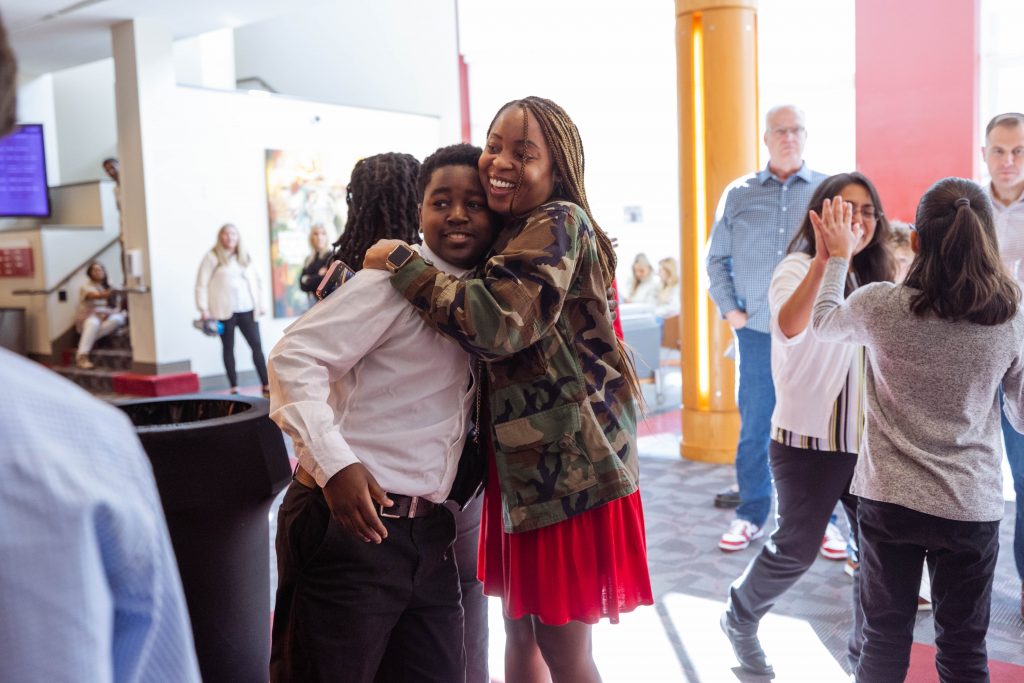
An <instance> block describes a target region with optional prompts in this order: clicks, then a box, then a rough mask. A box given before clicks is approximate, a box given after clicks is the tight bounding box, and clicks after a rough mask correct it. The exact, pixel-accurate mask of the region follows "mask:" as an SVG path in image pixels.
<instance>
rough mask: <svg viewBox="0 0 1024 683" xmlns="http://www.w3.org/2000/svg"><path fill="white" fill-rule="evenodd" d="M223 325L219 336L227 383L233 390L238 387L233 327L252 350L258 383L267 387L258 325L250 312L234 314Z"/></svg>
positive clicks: (265, 366)
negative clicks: (222, 348)
mask: <svg viewBox="0 0 1024 683" xmlns="http://www.w3.org/2000/svg"><path fill="white" fill-rule="evenodd" d="M221 322H222V323H224V333H223V334H221V335H220V341H221V344H222V345H223V346H224V369H225V370H226V371H227V373H228V383H229V384H230V385H231V388H232V389H234V388H235V387H237V386H238V373H236V372H235V327H237V328H238V329H239V330H241V331H242V336H243V337H245V341H246V342H247V343H248V344H249V348H251V349H252V362H253V365H255V366H256V374H258V375H259V376H260V382H261V383H262V384H263V386H267V384H269V381H268V380H267V361H266V360H265V359H264V358H263V347H262V346H261V345H260V324H259V323H258V322H256V318H254V317H253V315H252V311H246V312H245V313H235V314H234V315H233V316H231V317H230V318H228V319H227V320H221Z"/></svg>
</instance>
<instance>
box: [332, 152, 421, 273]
mask: <svg viewBox="0 0 1024 683" xmlns="http://www.w3.org/2000/svg"><path fill="white" fill-rule="evenodd" d="M419 173H420V162H419V161H417V159H416V157H414V156H412V155H411V154H402V153H400V152H387V153H385V154H375V155H373V156H371V157H366V158H365V159H360V160H359V161H357V162H356V165H355V166H354V167H353V168H352V175H351V176H350V178H349V181H348V193H347V194H346V196H345V202H346V203H347V204H348V218H347V219H346V220H345V229H344V230H343V231H342V233H341V236H340V237H339V238H338V239H337V240H336V241H335V242H334V258H335V259H340V260H341V261H344V262H345V263H346V264H347V265H348V266H349V267H350V268H351V269H352V270H354V271H357V272H358V271H359V270H362V268H363V254H365V253H366V250H367V249H369V248H370V246H372V245H373V243H374V242H376V241H377V240H381V239H400V240H404V241H406V242H408V243H410V244H419V242H420V236H419V235H420V233H419V225H420V219H419V208H418V207H417V204H418V203H419V199H418V197H417V195H416V181H417V178H418V177H419ZM317 284H319V283H317Z"/></svg>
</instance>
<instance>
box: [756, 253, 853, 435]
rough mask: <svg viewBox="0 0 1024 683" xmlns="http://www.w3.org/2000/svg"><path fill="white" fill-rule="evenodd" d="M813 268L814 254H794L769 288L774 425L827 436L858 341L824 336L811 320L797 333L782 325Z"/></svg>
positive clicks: (781, 263)
mask: <svg viewBox="0 0 1024 683" xmlns="http://www.w3.org/2000/svg"><path fill="white" fill-rule="evenodd" d="M810 269H811V257H810V256H808V255H807V254H804V253H800V252H796V253H793V254H789V255H788V256H786V257H785V258H784V259H782V261H780V262H779V265H778V266H776V267H775V272H774V274H773V275H772V282H771V285H769V287H768V305H769V307H770V309H771V315H772V318H771V322H770V323H769V329H770V333H771V337H772V380H773V381H774V382H775V412H773V413H772V425H774V426H775V427H781V428H782V429H786V430H788V431H791V432H794V433H796V434H800V435H802V436H810V437H814V438H818V439H822V438H827V437H828V424H829V419H830V417H831V416H832V408H833V407H834V405H835V401H836V398H837V397H838V396H839V392H840V391H842V390H843V385H844V384H845V383H846V378H847V376H848V375H849V373H850V365H851V363H853V357H854V354H855V353H856V351H857V346H858V345H856V344H844V343H835V342H827V341H822V340H820V339H818V338H817V337H815V336H814V334H813V333H812V331H811V325H810V323H808V325H807V327H806V328H805V329H804V331H803V332H801V333H800V334H798V335H796V336H794V337H792V338H787V337H786V335H785V334H783V333H782V330H781V329H779V310H780V309H781V308H782V306H783V304H785V303H786V302H787V301H788V300H789V297H791V296H792V295H793V292H794V291H795V290H796V288H797V286H799V284H800V283H801V282H802V281H803V279H804V277H806V276H807V273H808V272H809V271H810Z"/></svg>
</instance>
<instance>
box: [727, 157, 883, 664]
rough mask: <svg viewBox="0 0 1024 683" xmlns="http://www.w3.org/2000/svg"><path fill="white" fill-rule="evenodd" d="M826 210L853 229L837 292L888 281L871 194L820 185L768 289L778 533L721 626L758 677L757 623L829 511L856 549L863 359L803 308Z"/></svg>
mask: <svg viewBox="0 0 1024 683" xmlns="http://www.w3.org/2000/svg"><path fill="white" fill-rule="evenodd" d="M830 198H834V199H830ZM833 202H834V203H835V204H836V205H837V206H842V207H845V210H846V212H847V214H848V215H849V216H850V217H851V220H856V222H857V224H858V225H859V226H860V230H861V232H860V238H859V240H858V241H857V242H856V244H854V245H852V246H851V247H850V254H851V259H850V261H849V262H848V265H849V267H848V268H847V270H846V271H844V273H843V278H842V279H843V288H844V290H845V291H846V292H852V291H854V290H856V289H857V288H859V287H862V286H864V285H866V284H869V283H873V282H881V281H886V280H891V279H892V272H893V264H892V257H891V255H890V251H889V248H888V244H889V240H890V237H889V223H888V221H887V220H886V218H885V215H884V214H883V212H882V202H881V199H879V196H878V192H877V191H876V190H875V187H874V185H872V183H871V181H870V180H868V179H867V178H866V177H865V176H863V175H861V174H860V173H841V174H839V175H834V176H831V177H830V178H826V179H825V180H824V181H823V182H822V183H821V185H819V186H818V188H817V189H816V190H815V192H814V195H813V196H812V198H811V201H810V205H809V208H810V211H809V212H808V214H807V215H806V216H805V217H804V220H803V223H802V224H801V226H800V228H799V230H798V231H797V233H796V235H795V236H794V237H793V240H792V242H791V243H790V246H789V255H788V256H786V257H785V258H784V259H783V260H782V261H781V262H780V263H779V265H778V266H777V267H776V269H775V273H774V275H773V276H772V281H771V285H770V287H769V290H768V302H769V306H770V309H771V314H772V317H771V323H770V332H771V340H772V350H771V355H772V380H773V381H774V383H775V411H774V413H773V414H772V432H771V441H770V443H769V447H768V453H769V460H770V464H771V469H772V476H773V479H774V481H775V488H776V491H777V494H778V512H777V519H776V521H777V525H778V527H777V528H776V530H775V531H774V533H772V536H771V540H770V542H768V543H766V544H765V545H764V546H763V547H762V549H761V552H760V553H759V554H758V555H757V557H755V558H754V559H753V560H752V561H751V563H750V564H749V565H748V566H747V569H746V570H745V571H744V572H743V575H742V576H741V577H740V578H739V579H737V580H736V581H735V582H734V583H733V584H732V586H731V587H730V588H729V599H728V603H727V610H726V612H725V614H723V615H722V619H721V626H722V629H723V631H725V633H726V635H727V636H728V637H729V640H730V642H731V643H732V646H733V650H734V652H735V654H736V658H737V660H738V661H739V663H740V666H741V667H742V668H743V669H745V670H747V671H750V672H752V673H757V674H761V675H768V674H771V673H772V672H773V670H772V666H771V665H770V664H769V663H768V659H767V657H766V656H765V654H764V651H763V650H762V649H761V646H760V643H759V641H758V638H757V628H758V624H759V622H760V620H761V618H762V617H764V615H765V614H767V613H768V611H769V610H770V609H771V608H772V606H773V605H774V604H775V601H776V600H777V599H778V598H779V597H781V596H782V594H783V593H785V592H786V591H787V590H789V588H790V587H791V586H793V584H795V583H796V582H797V580H799V578H800V577H801V576H803V574H804V572H806V571H807V569H808V568H809V567H810V566H811V564H812V563H813V562H814V559H815V557H817V555H818V552H819V548H820V547H821V544H822V538H823V536H824V535H825V534H826V531H827V529H828V528H829V526H831V521H830V518H831V516H832V511H833V510H834V509H835V507H836V503H837V502H840V501H841V502H842V503H843V507H844V508H845V510H846V514H847V518H848V520H849V522H850V530H851V534H852V540H853V544H854V545H856V526H857V525H856V514H857V499H856V497H855V496H854V495H852V494H851V493H850V481H851V479H852V478H853V472H854V466H855V465H856V464H857V453H858V451H859V450H860V447H861V443H862V440H863V437H864V385H865V361H864V353H863V349H862V347H861V346H859V345H858V344H854V343H847V342H830V341H825V340H822V339H819V338H818V337H817V336H816V335H815V334H813V333H812V332H811V330H810V320H811V309H812V306H813V304H814V298H815V296H816V295H817V293H818V290H819V288H820V286H821V283H822V281H823V278H824V276H825V267H826V264H827V263H828V256H829V254H828V252H827V251H824V250H822V249H820V246H819V245H820V242H819V240H816V239H815V230H814V224H813V223H812V220H813V219H814V217H815V216H816V215H817V214H816V211H818V210H824V208H826V207H828V206H829V205H830V203H833ZM856 582H857V578H856V576H855V577H854V585H855V589H854V600H853V602H854V605H853V608H854V613H855V615H857V616H856V618H855V627H854V632H853V633H852V634H851V637H850V646H849V647H850V652H849V660H850V664H851V666H853V665H855V664H856V661H857V657H858V655H859V653H860V638H859V629H858V625H859V623H860V618H859V609H858V607H857V591H856Z"/></svg>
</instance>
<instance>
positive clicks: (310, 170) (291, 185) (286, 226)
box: [266, 149, 351, 318]
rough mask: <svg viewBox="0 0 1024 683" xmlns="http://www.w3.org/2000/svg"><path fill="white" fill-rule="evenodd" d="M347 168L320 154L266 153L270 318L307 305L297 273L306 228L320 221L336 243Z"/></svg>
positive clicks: (286, 315)
mask: <svg viewBox="0 0 1024 683" xmlns="http://www.w3.org/2000/svg"><path fill="white" fill-rule="evenodd" d="M350 171H351V164H349V165H348V167H347V168H339V167H338V165H337V164H335V163H332V161H331V159H330V158H329V157H327V156H326V155H324V154H322V153H319V152H292V151H284V150H276V149H268V150H267V151H266V173H267V215H268V220H269V223H270V279H271V287H272V290H273V294H274V317H275V318H294V317H295V316H297V315H300V314H302V313H303V312H305V310H306V309H307V308H309V305H310V301H309V297H308V295H307V294H306V292H303V291H302V290H301V289H299V276H300V275H301V274H302V267H303V264H304V263H305V261H306V258H307V257H308V256H309V255H310V254H311V253H312V248H311V247H310V244H309V233H310V229H311V228H312V227H313V226H314V225H317V224H319V225H323V226H324V228H326V229H327V235H328V238H329V239H330V241H331V242H334V240H336V239H337V238H338V235H339V234H340V233H341V230H342V229H343V228H344V226H345V218H346V208H347V207H346V203H345V192H346V187H347V184H348V174H349V172H350Z"/></svg>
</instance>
